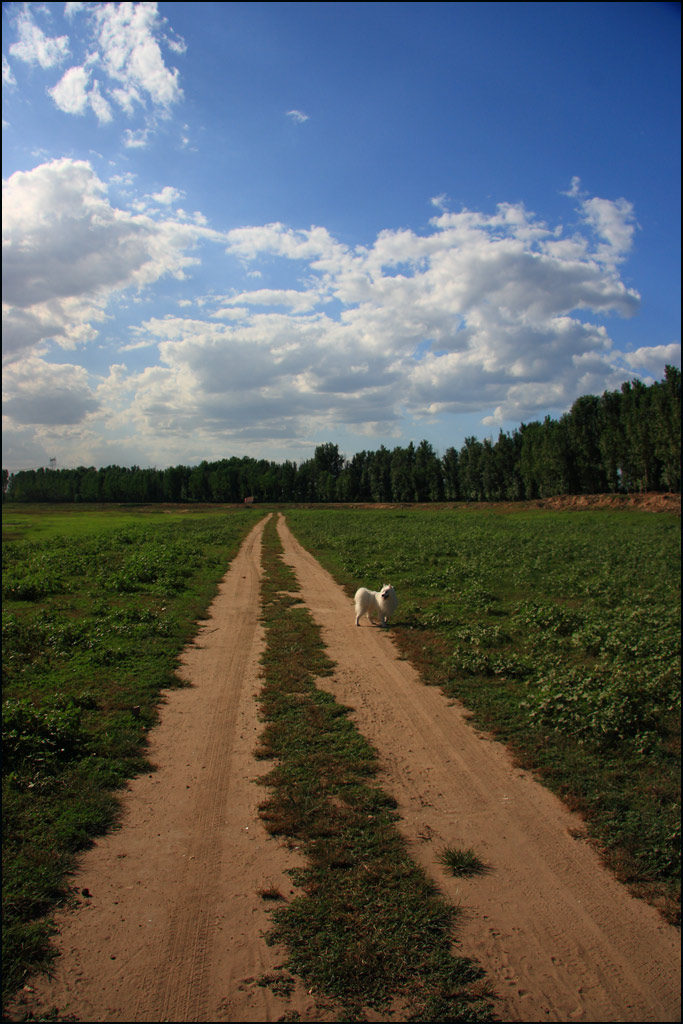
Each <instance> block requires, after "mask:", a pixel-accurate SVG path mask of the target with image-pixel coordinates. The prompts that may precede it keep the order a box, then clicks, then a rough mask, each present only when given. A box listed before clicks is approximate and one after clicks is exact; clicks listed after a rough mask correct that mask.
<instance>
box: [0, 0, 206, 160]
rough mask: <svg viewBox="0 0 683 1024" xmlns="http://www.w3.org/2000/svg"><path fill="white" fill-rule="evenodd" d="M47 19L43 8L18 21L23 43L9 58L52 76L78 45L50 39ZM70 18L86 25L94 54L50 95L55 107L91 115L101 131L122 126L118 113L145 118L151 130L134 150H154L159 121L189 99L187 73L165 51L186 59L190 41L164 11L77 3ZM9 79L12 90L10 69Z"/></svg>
mask: <svg viewBox="0 0 683 1024" xmlns="http://www.w3.org/2000/svg"><path fill="white" fill-rule="evenodd" d="M43 13H44V10H43V9H42V8H41V7H39V6H38V5H33V9H32V8H31V7H30V6H29V5H25V7H24V8H23V9H22V10H21V11H20V13H19V14H18V15H17V16H16V18H15V19H14V22H15V28H16V32H17V35H18V41H17V42H15V43H12V45H11V46H10V48H9V53H10V56H12V57H14V58H17V59H19V60H22V61H24V62H26V63H29V64H33V65H39V66H40V67H41V68H42V69H43V70H46V71H47V70H51V69H53V68H55V67H57V66H58V65H60V64H62V63H63V62H64V61H65V60H66V58H67V57H68V56H69V54H70V52H71V43H70V40H69V37H68V36H66V35H64V36H58V37H55V38H50V37H48V36H46V35H45V33H44V32H43V30H42V29H41V28H40V26H39V24H38V18H39V17H40V16H41V14H43ZM65 14H66V16H67V18H69V19H70V20H73V19H74V18H75V17H77V16H78V17H84V19H85V20H84V22H83V24H84V25H85V28H86V35H85V47H86V49H85V53H84V54H83V58H82V61H81V63H79V64H75V65H73V66H72V67H70V68H68V69H67V70H66V71H65V72H64V74H63V75H62V77H61V79H60V80H59V81H58V82H57V83H56V84H55V85H53V86H51V87H49V88H48V93H49V95H50V96H51V97H52V99H53V101H54V103H55V106H56V107H57V108H58V110H61V111H62V112H63V113H66V114H75V115H83V114H85V113H86V112H87V111H88V110H91V111H92V112H93V113H94V114H95V116H96V117H97V119H98V121H99V122H100V124H106V123H109V122H111V121H112V120H113V119H114V113H113V110H114V106H115V107H116V108H119V109H120V110H121V111H123V113H124V114H125V115H126V117H129V118H130V117H133V115H134V114H135V113H136V111H139V112H140V113H141V114H142V115H143V116H144V117H145V118H146V120H147V122H148V123H146V125H145V128H144V129H138V130H132V129H128V134H127V136H126V145H127V146H128V147H132V148H135V147H141V146H144V145H146V144H147V140H148V137H149V134H150V132H151V131H152V130H153V127H154V124H155V122H156V119H157V118H158V117H162V118H165V117H167V116H168V115H169V113H170V111H171V108H172V107H173V106H174V104H176V103H178V102H179V101H180V100H181V99H182V96H183V92H182V89H181V86H180V75H179V71H178V69H177V68H174V67H168V66H167V64H166V63H165V60H164V55H163V52H162V44H163V45H165V46H167V47H168V48H169V49H170V50H171V51H172V52H173V53H175V54H182V53H184V52H185V50H186V46H185V42H184V40H183V39H182V38H181V37H179V36H176V35H175V34H174V33H172V31H171V30H170V29H169V28H168V26H167V24H166V21H165V19H163V18H161V17H160V15H159V12H158V5H157V4H156V3H93V4H83V3H70V4H67V5H66V8H65ZM74 45H76V46H78V45H83V44H82V43H78V42H74ZM3 60H4V59H3ZM3 75H4V77H5V81H6V82H7V81H11V80H13V76H12V71H11V69H10V67H9V64H8V63H7V62H6V61H4V63H3ZM7 76H11V78H9V79H8V77H7Z"/></svg>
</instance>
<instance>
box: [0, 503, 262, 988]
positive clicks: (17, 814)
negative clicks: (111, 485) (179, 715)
mask: <svg viewBox="0 0 683 1024" xmlns="http://www.w3.org/2000/svg"><path fill="white" fill-rule="evenodd" d="M3 511H5V512H6V511H7V510H3ZM257 515H258V513H256V512H254V511H251V510H243V509H234V510H231V511H225V510H224V511H222V512H220V513H218V512H216V511H215V510H214V511H213V512H199V511H197V512H191V513H185V514H179V513H171V514H168V513H165V512H163V511H161V510H160V509H158V510H156V511H154V512H150V511H149V510H144V509H121V508H111V509H107V510H102V509H87V508H85V507H83V506H80V507H79V508H78V509H74V508H70V509H65V510H61V509H60V510H55V509H51V508H49V507H48V506H41V508H40V511H38V510H36V509H30V508H25V509H24V508H22V509H21V510H17V509H14V510H13V511H12V512H11V513H9V514H7V515H4V516H3V540H4V543H3V652H2V669H3V706H2V739H3V791H2V797H3V799H2V815H3V998H4V997H6V996H7V995H8V994H11V993H12V992H13V991H15V990H16V989H17V987H18V986H19V985H20V984H22V982H23V980H24V978H25V977H26V976H27V974H29V973H30V972H32V971H33V970H35V969H37V968H39V967H44V966H45V965H46V963H47V962H49V958H50V943H49V938H50V923H49V913H50V911H51V910H52V909H53V908H54V906H55V904H56V903H57V902H59V901H61V900H63V899H64V898H66V897H67V896H68V891H69V882H68V872H69V870H70V869H71V868H72V866H73V864H74V857H75V855H76V854H77V853H78V851H79V850H82V849H84V848H85V847H86V846H87V845H89V843H90V842H91V840H92V838H93V837H95V836H97V835H100V834H102V833H103V832H104V831H105V830H106V829H108V828H110V827H111V826H112V825H113V824H114V823H115V822H116V819H117V812H118V804H117V801H116V791H117V789H119V788H120V787H121V786H123V785H124V784H125V782H126V781H127V780H128V779H129V778H131V777H132V776H133V775H135V774H136V773H138V772H140V771H143V770H149V765H148V764H147V763H146V761H145V741H146V736H147V731H148V730H149V728H150V727H151V726H152V725H153V724H154V722H155V719H156V714H157V712H156V708H157V704H158V701H159V698H160V691H161V690H162V688H165V687H171V686H175V685H178V683H177V679H176V677H175V675H174V668H175V666H176V664H177V657H178V654H179V652H180V651H181V649H182V647H183V646H184V645H185V643H186V642H187V640H188V639H189V638H190V637H191V636H192V635H193V634H194V632H195V631H196V622H197V620H198V619H199V618H201V617H202V615H203V614H204V612H205V610H206V608H207V607H208V605H209V603H210V601H211V599H212V597H213V596H214V593H215V590H216V585H217V582H218V580H219V579H220V578H221V577H222V576H223V574H224V573H225V571H226V569H227V565H228V563H229V561H230V559H231V558H232V556H233V554H234V553H235V552H236V550H237V548H238V546H239V543H240V541H241V539H242V538H243V536H244V535H245V533H246V531H247V530H248V529H249V528H250V527H251V526H253V524H254V522H255V517H256V516H257Z"/></svg>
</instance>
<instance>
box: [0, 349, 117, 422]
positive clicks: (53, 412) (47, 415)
mask: <svg viewBox="0 0 683 1024" xmlns="http://www.w3.org/2000/svg"><path fill="white" fill-rule="evenodd" d="M3 391H4V394H3V414H4V416H6V417H8V418H9V419H10V420H11V421H12V422H14V423H15V424H18V425H20V426H21V425H27V424H36V425H40V426H52V427H54V426H72V425H74V424H77V423H81V422H82V421H83V420H84V419H85V417H86V416H87V415H88V414H90V413H94V412H96V411H97V410H98V408H99V405H100V403H99V401H98V400H97V398H96V396H95V393H94V391H93V389H92V387H91V386H90V383H89V380H88V374H87V373H86V371H85V370H84V369H83V367H82V366H75V365H64V364H59V365H55V364H51V363H47V362H46V361H45V360H44V359H42V358H40V357H37V356H30V357H29V358H28V359H26V360H25V361H24V362H22V363H21V364H17V363H15V364H14V365H13V366H10V367H9V368H8V369H7V370H6V371H5V372H4V373H3Z"/></svg>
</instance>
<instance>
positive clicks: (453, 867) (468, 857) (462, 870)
mask: <svg viewBox="0 0 683 1024" xmlns="http://www.w3.org/2000/svg"><path fill="white" fill-rule="evenodd" d="M437 860H438V861H439V863H440V864H443V866H444V867H445V868H446V869H447V871H448V872H449V873H450V874H451V875H454V876H455V877H456V878H469V877H471V876H472V875H483V874H484V872H485V871H486V865H485V864H484V862H483V861H482V860H480V859H479V857H478V856H477V855H476V853H475V852H474V850H471V849H467V850H461V849H458V847H457V846H445V847H444V849H443V850H441V852H440V853H439V854H438V855H437Z"/></svg>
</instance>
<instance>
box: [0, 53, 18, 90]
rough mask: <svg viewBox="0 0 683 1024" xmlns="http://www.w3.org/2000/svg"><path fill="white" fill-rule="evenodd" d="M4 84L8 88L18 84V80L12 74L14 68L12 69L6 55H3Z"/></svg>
mask: <svg viewBox="0 0 683 1024" xmlns="http://www.w3.org/2000/svg"><path fill="white" fill-rule="evenodd" d="M2 84H3V85H8V86H11V85H16V84H17V80H16V78H15V77H14V74H13V73H12V68H11V67H10V65H9V61H8V60H7V57H6V56H5V55H4V53H3V55H2Z"/></svg>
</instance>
